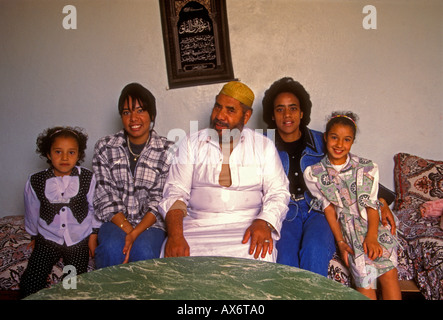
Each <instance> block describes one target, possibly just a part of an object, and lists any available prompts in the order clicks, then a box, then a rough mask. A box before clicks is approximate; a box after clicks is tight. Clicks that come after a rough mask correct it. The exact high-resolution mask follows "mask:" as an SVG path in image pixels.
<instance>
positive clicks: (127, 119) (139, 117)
mask: <svg viewBox="0 0 443 320" xmlns="http://www.w3.org/2000/svg"><path fill="white" fill-rule="evenodd" d="M121 117H122V123H123V127H124V128H125V131H126V133H127V134H128V137H129V140H130V141H131V142H132V143H134V144H143V143H145V142H146V141H148V138H149V131H150V125H151V117H150V115H149V113H148V111H146V110H143V108H142V107H141V106H140V103H139V102H138V101H134V104H133V101H132V97H128V99H127V100H126V101H125V105H124V107H123V111H122V114H121Z"/></svg>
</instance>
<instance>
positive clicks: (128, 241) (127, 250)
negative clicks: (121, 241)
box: [123, 232, 137, 263]
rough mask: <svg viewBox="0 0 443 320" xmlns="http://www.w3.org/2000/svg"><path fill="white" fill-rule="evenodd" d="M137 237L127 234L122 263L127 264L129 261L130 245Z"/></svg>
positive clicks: (130, 233)
mask: <svg viewBox="0 0 443 320" xmlns="http://www.w3.org/2000/svg"><path fill="white" fill-rule="evenodd" d="M136 238H137V237H136V236H134V234H133V233H132V232H129V233H128V234H127V235H126V237H125V246H124V247H123V254H124V255H126V256H125V260H124V261H123V263H128V261H129V253H130V252H131V248H132V244H133V243H134V241H135V239H136Z"/></svg>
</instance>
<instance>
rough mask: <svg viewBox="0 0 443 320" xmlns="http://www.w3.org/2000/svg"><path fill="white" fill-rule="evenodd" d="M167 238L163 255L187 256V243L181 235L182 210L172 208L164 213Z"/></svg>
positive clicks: (188, 249) (188, 251)
mask: <svg viewBox="0 0 443 320" xmlns="http://www.w3.org/2000/svg"><path fill="white" fill-rule="evenodd" d="M166 229H167V230H168V239H167V240H166V244H165V257H166V258H167V257H187V256H189V255H190V248H189V244H188V242H187V241H186V239H185V237H184V235H183V211H182V210H178V209H173V210H170V211H168V213H167V214H166Z"/></svg>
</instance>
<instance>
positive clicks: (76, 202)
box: [30, 167, 92, 225]
mask: <svg viewBox="0 0 443 320" xmlns="http://www.w3.org/2000/svg"><path fill="white" fill-rule="evenodd" d="M71 176H78V177H79V182H80V186H79V190H78V193H77V194H76V195H75V196H74V197H72V198H71V199H69V202H68V203H50V202H49V200H48V199H47V198H46V196H45V186H46V180H48V179H50V178H53V177H55V175H54V172H53V170H52V169H48V170H44V171H41V172H38V173H36V174H33V175H32V176H31V179H30V182H31V186H32V188H33V189H34V191H35V193H36V195H37V198H38V199H39V200H40V218H42V219H43V220H44V221H46V223H47V224H48V225H49V224H51V223H52V221H53V220H54V217H55V215H56V214H58V213H59V212H60V210H61V208H62V207H64V206H67V207H69V208H70V209H71V211H72V214H73V215H74V218H75V219H76V220H77V222H78V223H80V224H81V223H82V222H83V220H85V218H86V217H87V215H88V199H87V194H88V191H89V187H90V184H91V180H92V172H91V171H89V170H87V169H85V168H82V170H81V175H79V173H78V169H77V167H74V169H72V172H71Z"/></svg>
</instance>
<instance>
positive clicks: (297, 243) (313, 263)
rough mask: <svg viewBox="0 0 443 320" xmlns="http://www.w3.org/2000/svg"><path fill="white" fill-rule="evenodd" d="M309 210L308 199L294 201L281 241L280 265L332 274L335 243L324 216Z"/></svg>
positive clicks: (279, 249)
mask: <svg viewBox="0 0 443 320" xmlns="http://www.w3.org/2000/svg"><path fill="white" fill-rule="evenodd" d="M308 211H309V206H308V204H307V203H306V201H305V200H299V201H295V202H294V201H291V202H290V203H289V211H288V213H287V215H286V219H285V220H284V221H283V225H282V229H281V232H280V233H281V238H280V240H278V241H277V244H276V248H277V250H278V253H277V263H280V264H285V265H289V266H292V267H297V268H301V269H304V270H309V271H312V272H315V273H318V274H320V275H323V276H325V277H326V276H327V275H328V265H329V261H330V260H331V258H332V256H333V254H334V252H335V249H336V248H335V240H334V236H333V234H332V231H331V228H330V227H329V224H328V221H327V220H326V218H325V216H324V214H322V213H319V212H317V211H314V210H311V212H308Z"/></svg>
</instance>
